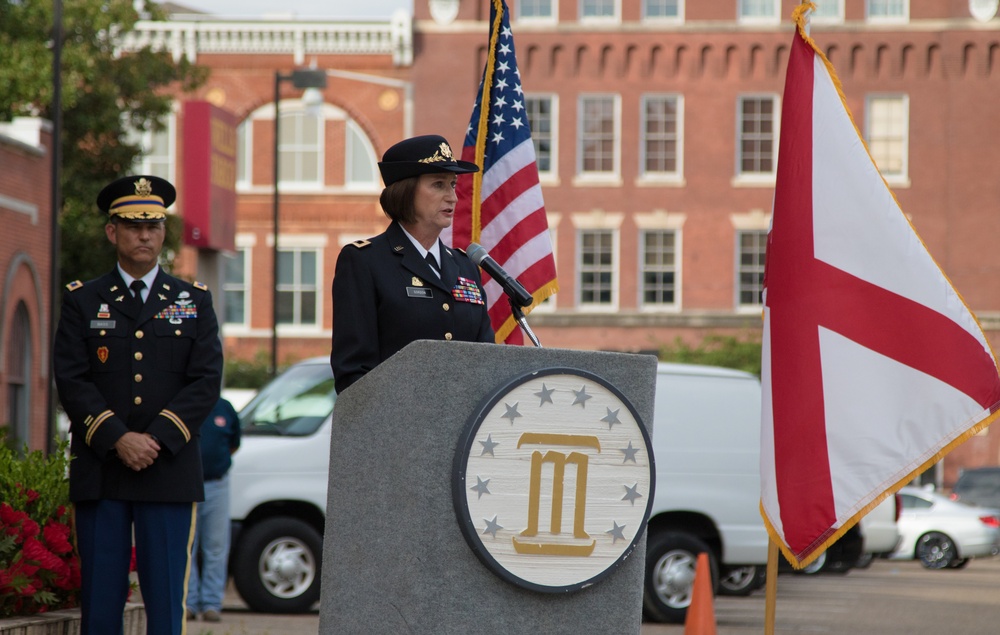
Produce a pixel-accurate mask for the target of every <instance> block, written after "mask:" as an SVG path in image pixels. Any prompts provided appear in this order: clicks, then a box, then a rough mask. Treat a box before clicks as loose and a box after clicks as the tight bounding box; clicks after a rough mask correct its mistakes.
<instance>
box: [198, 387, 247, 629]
mask: <svg viewBox="0 0 1000 635" xmlns="http://www.w3.org/2000/svg"><path fill="white" fill-rule="evenodd" d="M239 447H240V418H239V415H237V414H236V409H235V408H233V404H231V403H229V401H227V400H226V399H223V398H221V397H220V398H219V401H218V403H216V404H215V407H214V408H212V412H211V413H209V415H208V418H207V419H205V422H204V423H202V424H201V466H202V470H203V473H204V475H205V501H204V502H202V503H198V523H197V529H196V531H195V534H194V543H193V545H192V547H191V577H190V579H189V580H188V592H187V610H188V613H187V616H188V619H189V620H193V619H195V618H196V617H197V616H198V615H201V619H202V620H204V621H206V622H219V621H221V620H222V597H223V596H224V595H225V593H226V582H227V581H228V579H229V569H228V566H229V535H230V527H229V468H230V467H231V466H232V464H233V459H232V455H233V453H235V452H236V450H238V449H239Z"/></svg>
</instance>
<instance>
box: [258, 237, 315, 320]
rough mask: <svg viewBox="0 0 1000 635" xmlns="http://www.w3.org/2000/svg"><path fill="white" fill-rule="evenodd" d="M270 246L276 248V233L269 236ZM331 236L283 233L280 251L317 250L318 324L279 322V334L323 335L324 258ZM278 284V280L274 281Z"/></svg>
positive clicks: (279, 246)
mask: <svg viewBox="0 0 1000 635" xmlns="http://www.w3.org/2000/svg"><path fill="white" fill-rule="evenodd" d="M267 242H268V247H270V248H271V249H272V250H273V249H274V235H273V234H271V235H269V236H268V237H267ZM328 242H329V237H328V236H327V235H326V234H285V233H282V234H281V243H280V244H279V245H278V248H279V251H315V252H316V324H278V335H279V336H289V337H295V336H300V337H309V336H321V335H323V334H324V331H323V307H324V306H325V305H326V303H325V302H324V298H325V297H326V290H325V287H324V282H323V281H324V277H323V272H324V271H325V269H324V265H323V262H324V259H325V256H326V247H327V244H328ZM272 282H273V283H274V284H277V280H274V281H272Z"/></svg>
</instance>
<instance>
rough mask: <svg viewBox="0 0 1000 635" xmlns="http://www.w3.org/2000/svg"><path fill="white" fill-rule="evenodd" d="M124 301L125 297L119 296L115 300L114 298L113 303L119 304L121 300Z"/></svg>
mask: <svg viewBox="0 0 1000 635" xmlns="http://www.w3.org/2000/svg"><path fill="white" fill-rule="evenodd" d="M124 299H125V296H123V295H120V296H118V297H117V298H115V302H121V301H122V300H124Z"/></svg>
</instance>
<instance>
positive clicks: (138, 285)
mask: <svg viewBox="0 0 1000 635" xmlns="http://www.w3.org/2000/svg"><path fill="white" fill-rule="evenodd" d="M128 288H129V289H131V290H132V296H133V297H132V305H133V306H135V308H136V309H141V308H142V290H143V289H145V288H146V283H145V282H143V281H142V280H133V281H132V284H130V285H128Z"/></svg>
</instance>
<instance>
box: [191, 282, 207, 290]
mask: <svg viewBox="0 0 1000 635" xmlns="http://www.w3.org/2000/svg"><path fill="white" fill-rule="evenodd" d="M191 286H192V287H194V288H195V289H198V290H199V291H208V285H207V284H205V283H204V282H198V281H197V280H195V281H194V282H192V283H191Z"/></svg>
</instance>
